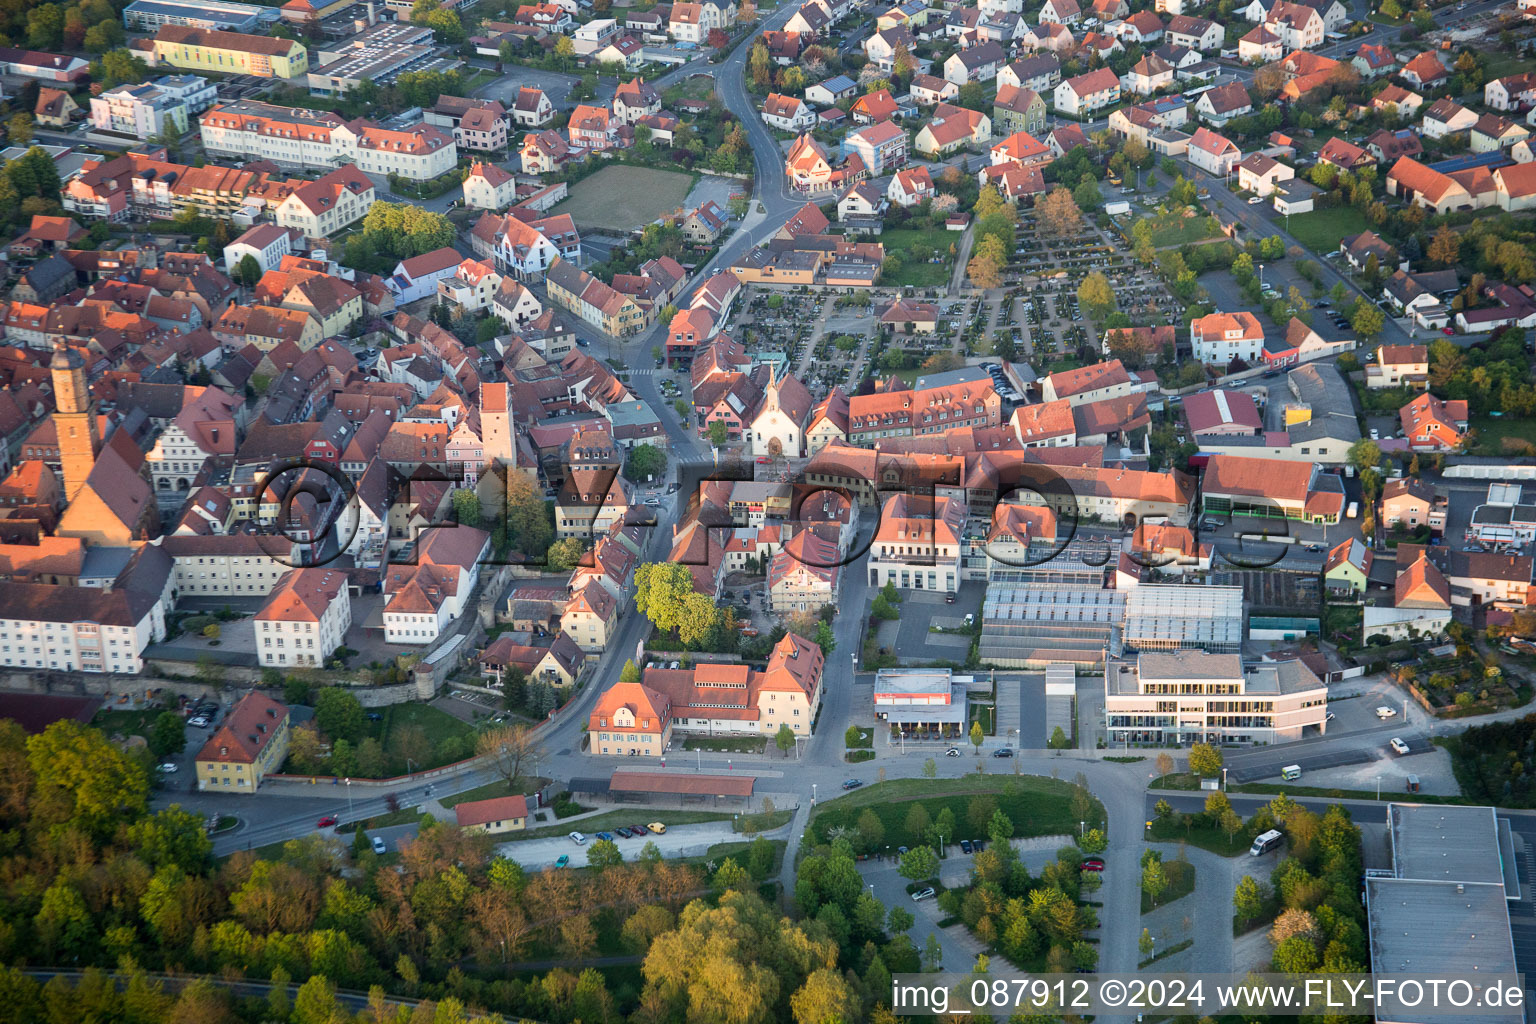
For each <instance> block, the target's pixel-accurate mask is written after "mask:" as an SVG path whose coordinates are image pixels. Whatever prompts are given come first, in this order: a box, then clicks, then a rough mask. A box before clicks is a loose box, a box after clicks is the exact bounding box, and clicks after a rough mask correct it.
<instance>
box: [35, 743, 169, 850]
mask: <svg viewBox="0 0 1536 1024" xmlns="http://www.w3.org/2000/svg"><path fill="white" fill-rule="evenodd" d="M26 749H27V764H28V766H29V767H30V768H31V771H32V777H33V785H32V795H31V805H32V825H34V826H41V827H43V828H47V827H49V826H52V825H64V824H65V823H70V824H72V825H75V826H77V827H79V828H80V829H83V830H84V831H86V832H88V833H91V834H94V835H98V836H103V837H104V836H106V835H108V834H110V833H111V832H112V831H113V829H114V828H115V827H116V824H117V823H118V822H119V821H127V820H132V819H135V818H138V817H140V816H141V815H142V814H143V813H144V810H145V807H146V806H147V804H148V800H149V779H148V777H147V776H146V775H145V773H144V769H143V768H142V767H141V766H140V765H139V764H138V763H137V762H136V761H134V760H132V759H131V758H130V757H128V755H127V754H126V753H124V752H123V751H122V750H119V749H118V748H117V747H116V746H114V745H113V744H112V743H111V742H109V741H108V740H107V738H106V736H104V735H103V734H102V733H101V731H100V730H98V729H91V728H88V727H86V726H84V725H81V724H80V723H79V722H74V721H60V722H54V723H53V724H52V725H50V726H48V728H46V729H44V730H43V732H42V733H41V734H39V735H37V736H32V737H30V738H28V739H27V740H26Z"/></svg>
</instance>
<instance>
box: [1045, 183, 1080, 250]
mask: <svg viewBox="0 0 1536 1024" xmlns="http://www.w3.org/2000/svg"><path fill="white" fill-rule="evenodd" d="M1035 222H1036V223H1037V224H1038V225H1039V226H1040V230H1042V231H1044V232H1045V233H1046V234H1048V235H1054V236H1056V237H1058V238H1060V237H1063V236H1066V235H1072V234H1076V233H1077V231H1078V230H1079V229H1080V228H1081V227H1082V225H1083V215H1082V212H1081V211H1080V210H1079V209H1078V207H1077V202H1076V200H1074V199H1073V198H1072V193H1071V192H1068V191H1067V190H1066V188H1065V187H1064V186H1060V185H1058V186H1057V187H1056V188H1054V189H1052V190H1051V192H1050V193H1049V194H1048V195H1046V196H1045V198H1043V199H1041V200H1040V201H1039V202H1038V203H1037V204H1036V205H1035Z"/></svg>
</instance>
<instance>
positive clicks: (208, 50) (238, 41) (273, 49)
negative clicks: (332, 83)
mask: <svg viewBox="0 0 1536 1024" xmlns="http://www.w3.org/2000/svg"><path fill="white" fill-rule="evenodd" d="M154 53H155V63H156V64H166V65H169V66H170V67H173V68H185V69H186V70H188V71H213V72H218V73H220V74H225V75H255V76H256V77H258V78H303V77H304V76H305V75H307V74H309V51H307V50H305V49H304V47H303V46H302V45H301V44H299V43H296V42H294V41H293V40H291V39H278V38H276V37H274V36H253V35H247V34H245V33H244V32H221V31H219V30H217V29H206V28H192V27H191V26H188V25H162V26H161V27H160V31H159V32H157V33H155V38H154Z"/></svg>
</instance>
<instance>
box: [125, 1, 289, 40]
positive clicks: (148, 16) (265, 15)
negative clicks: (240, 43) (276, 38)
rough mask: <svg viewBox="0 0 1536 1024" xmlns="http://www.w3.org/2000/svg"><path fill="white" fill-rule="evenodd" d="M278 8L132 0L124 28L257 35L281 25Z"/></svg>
mask: <svg viewBox="0 0 1536 1024" xmlns="http://www.w3.org/2000/svg"><path fill="white" fill-rule="evenodd" d="M278 17H279V15H278V10H277V8H276V7H258V6H256V5H255V4H233V3H222V2H220V0H196V2H194V0H133V3H131V4H129V5H128V6H127V7H125V8H123V27H124V28H126V29H130V30H132V31H136V32H154V31H155V30H156V29H158V28H159V27H160V26H161V25H185V26H187V27H188V28H211V29H218V30H219V31H223V32H250V33H254V34H257V35H260V34H261V33H263V32H265V31H266V30H267V29H268V28H269V27H271V26H272V25H276V24H277V22H278Z"/></svg>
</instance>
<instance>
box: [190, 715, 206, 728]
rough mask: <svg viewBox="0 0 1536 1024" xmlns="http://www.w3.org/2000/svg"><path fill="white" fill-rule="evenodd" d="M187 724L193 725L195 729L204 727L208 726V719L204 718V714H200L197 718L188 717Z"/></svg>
mask: <svg viewBox="0 0 1536 1024" xmlns="http://www.w3.org/2000/svg"><path fill="white" fill-rule="evenodd" d="M187 724H188V725H190V726H192V727H193V728H194V729H203V728H206V727H207V725H208V719H206V718H204V717H203V716H202V715H198V716H197V717H195V718H189V719H187Z"/></svg>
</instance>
